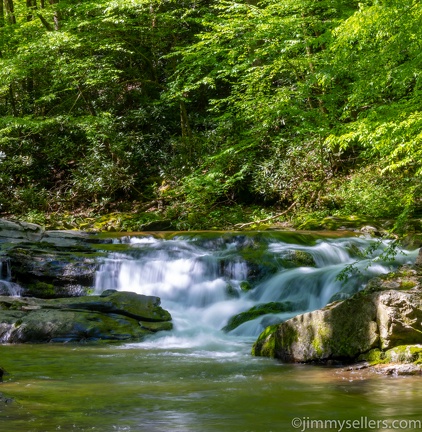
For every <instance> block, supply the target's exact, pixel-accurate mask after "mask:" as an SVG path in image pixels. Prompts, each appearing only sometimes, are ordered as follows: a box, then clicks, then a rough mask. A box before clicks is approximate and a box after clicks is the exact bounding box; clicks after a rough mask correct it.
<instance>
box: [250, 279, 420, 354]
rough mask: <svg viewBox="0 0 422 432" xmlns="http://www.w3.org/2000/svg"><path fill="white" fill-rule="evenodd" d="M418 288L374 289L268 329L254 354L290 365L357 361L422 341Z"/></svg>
mask: <svg viewBox="0 0 422 432" xmlns="http://www.w3.org/2000/svg"><path fill="white" fill-rule="evenodd" d="M391 282H392V281H390V283H391ZM419 288H420V287H419V285H416V286H415V287H413V288H411V289H408V290H406V289H404V290H397V289H395V290H391V289H389V290H385V291H384V290H382V291H375V292H371V291H370V290H369V291H365V292H361V293H358V294H356V295H355V296H353V297H351V298H350V299H347V300H345V301H342V302H336V303H331V304H329V305H327V306H326V307H325V308H323V309H320V310H316V311H313V312H308V313H305V314H303V315H298V316H296V317H294V318H292V319H290V320H288V321H285V322H284V323H281V324H279V325H276V326H273V327H271V328H268V329H266V330H265V331H264V332H263V333H262V334H261V335H260V337H259V338H258V340H257V342H256V343H255V345H254V347H253V354H255V355H264V356H271V357H276V358H279V359H281V360H283V361H287V362H327V361H329V360H341V361H348V362H353V361H355V360H356V359H357V358H358V357H359V356H361V355H362V354H364V353H367V352H369V351H370V350H372V349H374V348H377V349H381V350H388V349H391V348H394V347H397V346H401V345H410V344H418V343H422V291H421V290H420V289H419Z"/></svg>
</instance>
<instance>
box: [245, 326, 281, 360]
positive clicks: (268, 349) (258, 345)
mask: <svg viewBox="0 0 422 432" xmlns="http://www.w3.org/2000/svg"><path fill="white" fill-rule="evenodd" d="M277 327H278V326H277V325H273V326H268V327H267V328H266V329H265V330H264V331H263V332H262V333H261V334H260V335H259V337H258V339H257V341H256V342H255V343H254V344H253V346H252V352H251V353H252V355H254V356H262V357H271V358H275V357H276V346H275V345H276V336H275V335H276V331H277Z"/></svg>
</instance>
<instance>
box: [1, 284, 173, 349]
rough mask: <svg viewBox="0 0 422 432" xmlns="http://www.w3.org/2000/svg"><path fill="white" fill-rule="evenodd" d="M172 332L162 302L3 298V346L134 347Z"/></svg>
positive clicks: (121, 295) (118, 296)
mask: <svg viewBox="0 0 422 432" xmlns="http://www.w3.org/2000/svg"><path fill="white" fill-rule="evenodd" d="M171 328H172V323H171V316H170V314H169V313H168V312H167V311H166V310H164V309H162V308H161V306H160V299H159V298H158V297H153V296H144V295H139V294H135V293H132V292H113V293H111V294H110V295H108V296H87V297H79V298H77V299H74V298H73V299H72V298H63V299H50V300H43V299H36V298H16V297H0V341H1V342H2V343H25V342H31V343H38V342H83V341H99V340H105V341H107V340H108V341H113V340H115V341H123V340H124V341H130V340H141V339H143V338H144V337H145V336H147V335H150V334H152V333H155V332H157V331H163V330H171Z"/></svg>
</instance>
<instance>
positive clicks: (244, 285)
mask: <svg viewBox="0 0 422 432" xmlns="http://www.w3.org/2000/svg"><path fill="white" fill-rule="evenodd" d="M240 289H241V290H242V291H243V292H249V291H250V290H251V289H252V285H251V284H250V283H249V282H248V281H242V282H240Z"/></svg>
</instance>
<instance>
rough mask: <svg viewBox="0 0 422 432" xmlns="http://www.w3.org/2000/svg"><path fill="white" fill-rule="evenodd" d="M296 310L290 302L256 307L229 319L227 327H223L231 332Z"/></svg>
mask: <svg viewBox="0 0 422 432" xmlns="http://www.w3.org/2000/svg"><path fill="white" fill-rule="evenodd" d="M293 310H294V305H293V304H292V303H290V302H284V303H281V302H270V303H265V304H261V305H258V306H254V307H252V308H251V309H249V310H247V311H245V312H241V313H239V314H237V315H235V316H233V317H232V318H230V319H229V321H228V323H227V325H226V326H224V327H223V329H222V330H223V331H225V332H229V331H232V330H234V329H235V328H237V327H239V326H240V325H241V324H243V323H245V322H247V321H251V320H253V319H255V318H258V317H260V316H263V315H267V314H276V313H281V312H291V311H293Z"/></svg>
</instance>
